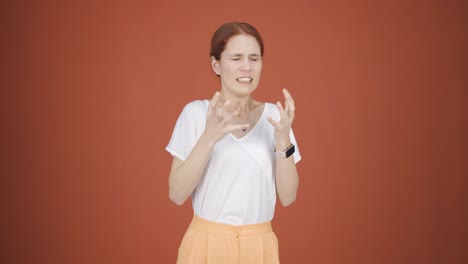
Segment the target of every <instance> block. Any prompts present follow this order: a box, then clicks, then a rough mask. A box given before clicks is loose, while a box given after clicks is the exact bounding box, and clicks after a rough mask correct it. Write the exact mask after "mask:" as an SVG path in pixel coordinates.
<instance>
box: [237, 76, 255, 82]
mask: <svg viewBox="0 0 468 264" xmlns="http://www.w3.org/2000/svg"><path fill="white" fill-rule="evenodd" d="M236 80H237V81H238V82H240V83H251V82H252V78H250V77H240V78H237V79H236Z"/></svg>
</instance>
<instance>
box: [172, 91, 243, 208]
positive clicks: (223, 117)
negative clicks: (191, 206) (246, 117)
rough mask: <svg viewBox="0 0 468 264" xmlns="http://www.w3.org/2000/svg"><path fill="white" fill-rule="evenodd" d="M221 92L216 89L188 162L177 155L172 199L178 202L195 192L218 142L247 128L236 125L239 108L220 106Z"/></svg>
mask: <svg viewBox="0 0 468 264" xmlns="http://www.w3.org/2000/svg"><path fill="white" fill-rule="evenodd" d="M218 100H219V92H216V93H215V95H214V97H213V99H212V100H211V102H210V105H209V106H208V113H207V116H206V126H205V131H204V132H203V134H202V135H201V136H200V138H199V140H198V142H197V144H195V146H194V147H193V149H192V151H191V153H190V155H189V156H188V157H187V159H186V160H185V161H182V160H181V159H179V158H177V157H174V159H173V161H172V166H171V172H170V175H169V198H170V199H171V200H172V201H173V202H174V203H175V204H177V205H182V204H183V203H184V202H185V200H187V198H188V197H189V196H190V195H191V194H192V192H193V190H194V189H195V187H197V185H198V182H199V181H200V178H201V176H202V174H203V171H204V170H205V167H206V164H207V163H208V160H209V159H210V157H211V152H212V150H213V147H214V145H215V144H216V142H218V141H219V140H221V139H222V138H223V137H224V136H226V135H227V134H228V133H230V132H232V131H234V130H238V129H243V128H247V127H248V126H249V125H248V124H241V125H234V121H233V117H234V116H236V115H238V114H239V113H238V112H237V111H232V112H230V111H229V110H228V109H229V102H225V103H224V104H223V105H222V106H218Z"/></svg>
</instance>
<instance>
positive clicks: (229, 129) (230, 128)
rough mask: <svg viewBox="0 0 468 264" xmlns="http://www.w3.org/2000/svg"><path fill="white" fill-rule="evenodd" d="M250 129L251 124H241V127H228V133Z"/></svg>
mask: <svg viewBox="0 0 468 264" xmlns="http://www.w3.org/2000/svg"><path fill="white" fill-rule="evenodd" d="M248 127H250V125H249V124H240V125H230V126H227V127H226V133H230V132H233V131H236V130H243V129H246V128H248Z"/></svg>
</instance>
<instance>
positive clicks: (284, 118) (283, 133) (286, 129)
mask: <svg viewBox="0 0 468 264" xmlns="http://www.w3.org/2000/svg"><path fill="white" fill-rule="evenodd" d="M283 95H284V105H285V108H283V105H282V104H281V103H280V102H277V103H276V107H278V111H279V114H280V120H279V121H275V120H273V118H272V117H271V116H270V117H268V121H269V122H270V124H271V125H272V126H273V127H274V128H275V141H276V148H277V149H278V150H281V151H282V150H284V149H286V148H287V147H289V145H290V144H291V140H290V138H289V133H290V131H291V126H292V123H293V120H294V111H295V107H294V100H293V98H292V96H291V94H290V93H289V92H288V90H286V89H283Z"/></svg>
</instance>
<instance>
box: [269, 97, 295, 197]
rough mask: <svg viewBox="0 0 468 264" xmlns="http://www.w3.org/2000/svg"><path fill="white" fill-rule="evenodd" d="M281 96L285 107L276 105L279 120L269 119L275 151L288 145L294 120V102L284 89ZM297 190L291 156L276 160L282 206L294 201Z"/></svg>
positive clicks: (277, 187) (277, 184)
mask: <svg viewBox="0 0 468 264" xmlns="http://www.w3.org/2000/svg"><path fill="white" fill-rule="evenodd" d="M283 94H284V97H285V106H286V108H285V109H283V106H282V105H281V103H280V102H278V103H277V104H276V105H277V107H278V110H279V113H280V117H281V119H280V120H279V121H277V122H276V121H274V120H273V119H272V118H271V117H270V118H269V121H270V123H271V124H272V125H273V126H274V128H275V142H276V149H278V150H281V151H282V150H284V149H286V148H287V147H288V146H289V145H290V144H291V140H290V138H289V133H290V131H291V125H292V122H293V120H294V110H295V107H294V100H293V99H292V97H291V94H290V93H289V92H288V91H287V90H286V89H284V90H283ZM298 188H299V176H298V173H297V169H296V163H295V161H294V158H293V156H292V155H291V156H290V157H289V158H280V157H277V158H276V191H277V193H278V198H279V200H280V202H281V204H282V205H283V206H288V205H290V204H292V203H293V202H294V201H295V200H296V195H297V190H298Z"/></svg>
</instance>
